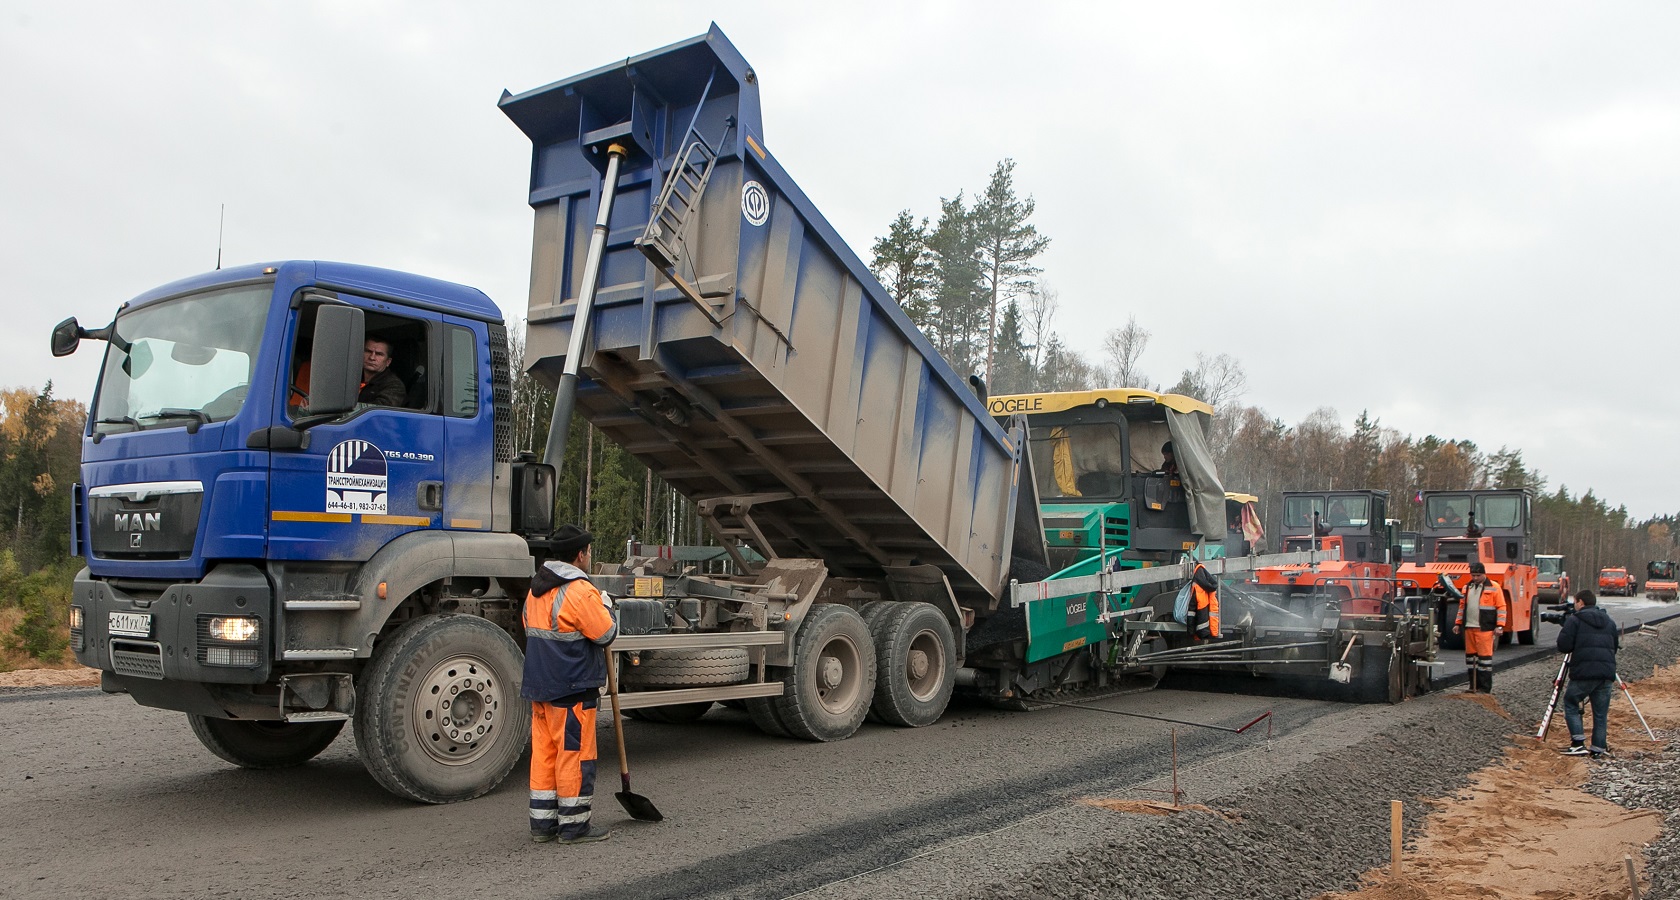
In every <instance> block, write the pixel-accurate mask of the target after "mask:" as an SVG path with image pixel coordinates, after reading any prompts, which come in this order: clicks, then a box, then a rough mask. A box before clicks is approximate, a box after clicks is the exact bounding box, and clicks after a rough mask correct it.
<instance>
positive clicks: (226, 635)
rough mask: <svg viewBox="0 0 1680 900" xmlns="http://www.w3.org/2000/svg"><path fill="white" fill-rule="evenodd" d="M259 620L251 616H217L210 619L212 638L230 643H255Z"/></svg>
mask: <svg viewBox="0 0 1680 900" xmlns="http://www.w3.org/2000/svg"><path fill="white" fill-rule="evenodd" d="M257 626H258V621H257V620H256V619H254V618H251V617H249V616H215V617H212V618H211V619H210V627H209V631H210V639H211V640H216V641H226V642H227V643H230V644H249V643H254V642H255V641H256V640H257V636H258V627H257Z"/></svg>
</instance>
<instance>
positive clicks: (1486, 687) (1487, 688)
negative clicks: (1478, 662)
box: [1482, 669, 1493, 694]
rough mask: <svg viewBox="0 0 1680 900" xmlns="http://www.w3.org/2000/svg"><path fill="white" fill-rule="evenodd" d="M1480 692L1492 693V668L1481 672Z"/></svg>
mask: <svg viewBox="0 0 1680 900" xmlns="http://www.w3.org/2000/svg"><path fill="white" fill-rule="evenodd" d="M1482 693H1484V694H1491V693H1493V670H1492V669H1489V670H1487V671H1486V672H1483V673H1482Z"/></svg>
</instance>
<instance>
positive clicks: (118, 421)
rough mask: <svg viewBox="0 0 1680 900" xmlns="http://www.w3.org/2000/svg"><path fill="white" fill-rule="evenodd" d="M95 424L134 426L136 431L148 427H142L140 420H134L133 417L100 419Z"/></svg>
mask: <svg viewBox="0 0 1680 900" xmlns="http://www.w3.org/2000/svg"><path fill="white" fill-rule="evenodd" d="M94 424H95V425H133V426H134V427H135V429H136V430H138V429H141V428H145V427H146V426H144V425H141V424H140V420H139V419H136V418H134V417H133V416H110V417H108V418H104V419H100V420H99V421H97V422H95V423H94Z"/></svg>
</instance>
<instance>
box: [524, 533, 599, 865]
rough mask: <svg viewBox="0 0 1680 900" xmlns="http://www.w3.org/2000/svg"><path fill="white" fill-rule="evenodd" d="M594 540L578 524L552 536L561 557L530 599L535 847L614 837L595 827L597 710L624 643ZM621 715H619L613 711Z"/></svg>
mask: <svg viewBox="0 0 1680 900" xmlns="http://www.w3.org/2000/svg"><path fill="white" fill-rule="evenodd" d="M593 540H594V538H593V537H592V536H591V535H590V534H589V532H587V531H584V530H583V529H581V528H579V527H577V526H576V525H562V526H560V528H559V530H557V531H555V532H554V534H553V535H551V536H550V544H551V546H552V548H553V552H554V558H553V559H550V560H549V561H547V562H545V563H543V564H542V565H541V566H540V567H538V568H537V572H536V574H535V575H533V576H531V593H530V595H529V596H528V597H526V598H525V612H524V619H525V682H524V684H523V685H522V686H521V687H520V690H519V695H520V696H521V697H524V698H525V699H526V700H529V701H531V840H533V841H536V842H538V843H542V842H545V841H552V840H556V839H558V840H559V841H560V843H562V844H582V843H585V842H587V841H599V840H603V839H605V838H606V837H607V836H608V835H609V834H610V833H611V832H610V831H609V830H608V829H607V828H604V827H595V826H591V825H590V824H589V815H590V809H591V803H592V802H593V801H594V799H595V755H596V754H595V708H596V706H597V704H598V703H599V701H600V696H601V685H603V684H606V682H607V649H606V648H607V645H608V644H611V643H612V642H613V638H615V637H617V636H618V617H617V615H616V610H614V609H613V607H612V605H611V602H610V601H609V600H608V599H607V598H606V596H605V595H604V594H602V593H601V592H600V591H599V590H597V589H596V588H595V585H593V584H591V583H590V581H589V564H590V563H591V562H593V558H592V557H593V555H592V552H591V550H590V543H591V542H592V541H593ZM613 714H614V715H617V714H618V711H617V710H614V711H613Z"/></svg>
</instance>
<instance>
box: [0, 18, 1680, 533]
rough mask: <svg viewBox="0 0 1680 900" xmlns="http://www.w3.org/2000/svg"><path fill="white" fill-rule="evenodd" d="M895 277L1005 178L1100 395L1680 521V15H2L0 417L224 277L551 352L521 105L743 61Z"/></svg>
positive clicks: (798, 166)
mask: <svg viewBox="0 0 1680 900" xmlns="http://www.w3.org/2000/svg"><path fill="white" fill-rule="evenodd" d="M713 19H715V20H716V21H717V23H718V24H719V25H720V26H721V27H722V28H723V30H724V32H725V33H726V34H727V35H728V36H729V38H730V39H731V40H732V41H733V42H734V43H735V45H736V46H737V47H738V48H739V49H740V50H741V52H742V54H743V55H744V56H746V58H747V59H748V61H749V62H751V63H752V65H753V67H754V69H755V70H756V71H757V73H758V75H759V80H760V86H761V89H762V99H763V107H764V127H765V132H766V138H767V142H768V144H769V145H770V148H771V149H772V150H773V151H774V152H775V153H776V155H777V157H778V158H779V159H780V160H781V162H782V163H783V164H784V165H785V166H786V167H787V169H788V170H789V172H790V173H791V174H792V175H793V176H794V178H795V179H796V180H797V181H798V182H799V183H800V185H801V186H802V187H803V188H804V189H805V191H806V193H807V194H809V195H810V197H811V198H812V200H813V201H814V202H815V203H816V205H817V206H818V208H819V209H821V210H822V211H823V212H824V213H825V214H826V215H827V216H828V218H829V220H830V221H831V222H832V223H833V224H834V225H835V227H836V228H837V229H838V230H839V232H840V233H841V235H842V236H844V237H845V238H846V239H847V240H848V241H849V242H850V243H851V245H852V247H853V249H855V250H856V251H857V252H858V253H859V255H860V256H863V257H864V258H865V259H866V260H867V258H868V251H869V246H870V244H871V243H872V242H873V240H874V238H875V237H877V236H878V235H880V234H883V233H884V232H885V230H886V227H887V224H888V223H889V222H890V221H891V219H892V218H893V216H894V215H895V214H896V213H897V212H898V211H899V210H901V209H905V208H908V209H910V210H912V211H913V212H915V213H916V214H917V215H918V216H921V215H926V216H934V215H935V214H936V213H937V211H938V199H939V198H940V197H942V196H952V195H954V194H955V193H956V192H957V191H967V192H969V193H972V192H973V191H975V190H976V189H978V188H981V187H983V186H984V184H985V181H986V178H987V176H988V175H989V174H990V172H991V170H992V168H993V166H994V165H995V164H996V163H997V161H998V160H1000V159H1003V158H1005V157H1010V158H1013V159H1015V160H1016V163H1017V168H1016V184H1017V187H1018V188H1019V189H1020V190H1021V191H1022V192H1023V193H1030V194H1032V195H1033V196H1034V198H1035V199H1036V200H1037V203H1038V211H1037V215H1036V216H1035V222H1036V224H1037V225H1038V228H1039V229H1040V231H1041V232H1042V233H1044V234H1046V235H1048V236H1050V238H1051V239H1052V243H1051V245H1050V249H1049V251H1048V252H1047V253H1046V254H1045V255H1044V256H1043V257H1042V259H1041V264H1042V266H1043V268H1044V277H1045V279H1046V280H1047V281H1049V282H1050V283H1051V284H1052V285H1053V286H1054V287H1055V289H1056V290H1057V291H1058V292H1059V293H1060V296H1061V302H1062V307H1061V311H1060V314H1059V317H1058V320H1057V322H1056V327H1057V330H1058V331H1060V332H1061V333H1062V334H1063V335H1064V336H1065V337H1066V339H1067V340H1068V341H1069V343H1070V344H1072V346H1074V347H1075V348H1076V349H1079V350H1081V351H1085V352H1087V353H1088V354H1090V355H1092V356H1093V357H1095V356H1096V355H1097V354H1098V353H1099V349H1100V341H1101V338H1102V335H1103V334H1104V333H1105V332H1106V331H1108V330H1109V329H1111V328H1114V327H1116V326H1119V325H1122V324H1124V322H1125V320H1126V317H1127V315H1129V314H1136V315H1137V317H1138V320H1139V322H1140V324H1142V325H1143V326H1144V327H1145V328H1147V329H1149V330H1150V331H1151V332H1153V334H1154V338H1153V340H1152V341H1151V343H1150V344H1149V347H1148V351H1147V353H1146V354H1145V355H1144V357H1143V360H1142V365H1143V369H1144V370H1145V371H1146V372H1147V373H1148V374H1149V375H1150V377H1151V378H1153V379H1155V380H1157V381H1160V382H1163V383H1167V384H1171V383H1172V382H1173V381H1175V380H1177V377H1178V373H1179V371H1180V370H1181V369H1183V368H1185V367H1187V366H1189V365H1191V364H1192V363H1193V359H1194V356H1195V353H1196V352H1197V351H1203V352H1208V353H1222V352H1223V353H1230V354H1232V355H1233V356H1235V357H1237V358H1238V359H1239V360H1240V361H1241V362H1242V364H1243V366H1244V367H1245V368H1246V370H1247V372H1248V376H1249V389H1248V392H1247V394H1246V395H1245V396H1244V397H1243V398H1242V401H1243V402H1245V403H1250V404H1255V405H1258V406H1262V407H1264V408H1265V409H1267V410H1268V411H1269V412H1270V413H1272V414H1273V415H1274V416H1277V417H1279V418H1282V419H1284V420H1285V421H1287V422H1289V423H1294V422H1297V421H1299V420H1300V419H1302V418H1304V417H1305V416H1306V415H1308V414H1309V413H1311V412H1312V411H1313V410H1314V409H1316V408H1318V407H1331V408H1334V409H1335V410H1337V411H1338V413H1339V415H1340V418H1341V419H1342V420H1343V421H1344V422H1351V421H1352V419H1353V418H1354V417H1355V416H1356V415H1358V413H1359V411H1360V410H1362V409H1368V410H1369V411H1370V413H1371V415H1372V416H1374V417H1377V418H1379V419H1380V421H1381V423H1382V424H1383V425H1385V426H1390V427H1393V428H1396V429H1399V430H1400V431H1402V432H1408V433H1411V434H1413V435H1415V436H1422V435H1424V434H1429V433H1433V434H1437V435H1441V436H1446V437H1455V438H1467V439H1469V440H1473V441H1475V442H1476V443H1477V444H1478V445H1480V446H1481V447H1482V448H1483V449H1486V450H1489V451H1492V450H1495V449H1497V448H1499V447H1500V446H1501V445H1508V446H1511V447H1520V448H1521V449H1522V450H1523V452H1524V454H1525V459H1526V461H1527V462H1528V463H1529V465H1531V466H1535V467H1538V468H1539V469H1540V470H1541V472H1542V473H1543V474H1544V475H1545V476H1546V477H1547V478H1548V479H1549V486H1550V487H1551V488H1552V489H1556V487H1557V486H1558V485H1559V484H1566V485H1568V487H1569V488H1570V489H1571V491H1572V492H1577V493H1578V492H1580V491H1582V490H1584V489H1585V488H1587V487H1592V488H1594V489H1595V491H1596V492H1597V493H1598V494H1599V495H1600V496H1602V497H1604V498H1606V499H1608V500H1609V501H1610V502H1611V503H1612V504H1626V505H1627V507H1628V508H1629V510H1630V511H1632V512H1633V513H1634V514H1635V515H1637V516H1641V517H1643V516H1648V515H1652V514H1656V513H1659V512H1675V511H1680V474H1677V473H1676V471H1675V465H1674V464H1675V458H1676V453H1675V447H1676V446H1680V400H1677V396H1680V390H1677V388H1680V313H1677V312H1676V310H1675V308H1674V300H1675V297H1676V285H1677V282H1680V278H1677V276H1680V264H1677V262H1676V244H1677V239H1680V53H1676V52H1675V47H1676V43H1675V42H1676V36H1677V35H1680V5H1677V4H1672V3H1626V4H1616V5H1614V6H1613V7H1612V6H1610V5H1606V4H1567V5H1565V4H1535V3H1510V4H1498V3H1476V4H1464V3H1441V4H1429V3H1405V4H1392V3H1348V2H1337V3H1322V4H1285V3H1266V4H1256V3H1249V2H1235V3H1229V4H1202V5H1189V4H1161V3H1100V4H1097V3H1093V4H1088V5H1086V4H1072V3H1069V4H1053V3H1038V4H1030V5H1023V4H1019V3H998V4H991V3H971V2H947V3H927V4H917V3H909V2H893V3H884V4H872V3H864V2H848V3H831V4H798V3H763V4H759V3H731V2H718V3H711V4H701V3H656V2H647V0H641V2H636V3H628V4H619V5H617V6H616V7H615V6H613V5H611V4H601V3H590V4H583V3H562V2H543V3H529V4H524V3H518V4H516V3H487V2H479V3H472V4H453V3H420V2H400V3H399V2H331V3H297V2H285V3H279V2H275V3H225V2H215V3H212V2H204V3H163V2H147V3H132V2H124V3H82V2H74V0H52V2H30V0H9V2H6V3H4V4H3V5H0V111H3V115H4V118H3V120H0V261H3V262H4V264H5V271H6V273H7V275H8V282H9V288H8V289H7V290H6V291H5V292H4V293H3V294H0V314H3V315H4V316H5V319H6V322H7V324H8V326H9V327H7V328H4V329H0V386H18V385H28V386H38V385H40V384H41V383H42V382H44V381H45V380H46V379H48V378H51V379H52V380H53V381H54V383H55V385H56V388H57V392H58V394H59V396H70V397H77V398H80V399H83V400H86V399H87V398H89V397H90V396H91V393H92V389H93V382H94V376H95V369H96V366H97V361H98V354H97V353H87V352H83V353H80V354H77V355H76V356H74V357H71V358H70V359H68V360H54V359H52V357H51V356H50V355H49V354H48V352H47V335H48V332H49V330H50V328H51V326H52V325H53V323H55V322H57V321H58V320H59V319H61V318H63V317H65V316H68V315H76V316H79V317H80V318H81V319H82V320H83V322H84V323H89V324H104V323H105V322H106V321H108V320H109V317H110V315H111V313H112V312H113V311H114V309H115V307H116V305H117V304H118V303H120V302H121V301H123V300H125V299H128V298H130V297H132V296H134V295H135V294H138V293H140V292H142V291H144V290H146V289H147V288H150V287H153V286H155V285H158V284H161V283H164V282H167V281H171V280H174V279H176V278H180V277H184V276H187V275H191V274H195V273H198V272H201V271H204V270H207V269H210V268H213V267H214V266H215V262H216V243H217V216H218V212H219V210H220V208H221V205H222V204H226V207H227V221H226V231H225V238H224V241H223V261H224V263H225V264H229V265H232V264H240V263H248V262H258V261H268V260H279V259H290V258H315V259H333V260H343V261H350V262H359V263H366V264H371V265H380V266H387V267H392V268H397V269H406V270H411V271H415V272H419V273H422V274H426V275H432V276H436V277H441V278H447V279H451V280H455V281H460V282H463V283H466V284H470V285H473V286H476V287H479V288H482V289H483V290H484V291H486V292H487V293H488V294H489V295H490V296H491V297H492V298H493V299H495V300H496V301H497V302H498V303H499V304H500V305H501V307H502V309H503V310H504V311H505V312H506V313H507V314H508V315H509V317H510V318H512V319H515V320H517V319H518V318H520V317H521V316H522V315H523V309H524V306H525V303H526V290H527V273H528V271H529V264H530V232H531V212H530V208H529V207H528V206H527V204H526V188H527V166H528V160H529V154H530V144H529V142H528V141H527V140H526V139H525V137H524V136H523V135H522V134H520V132H519V131H518V130H517V129H516V128H514V126H513V125H512V123H511V122H509V121H508V120H507V119H506V118H505V117H504V116H503V115H502V114H501V112H500V111H498V110H497V108H496V100H497V98H498V96H499V95H500V94H501V92H502V89H503V88H507V89H510V90H512V91H513V92H515V93H518V92H521V91H524V90H528V89H530V88H533V87H537V86H540V85H543V84H547V83H549V82H551V81H554V80H557V79H560V78H564V77H567V76H570V75H573V74H576V73H580V72H583V71H585V70H588V69H591V68H594V67H597V66H600V65H604V64H606V63H609V62H612V61H614V60H617V59H622V58H624V57H627V56H632V55H635V54H638V53H642V52H645V51H648V50H652V49H654V48H656V47H658V46H661V45H663V44H666V43H670V42H672V41H676V40H680V39H683V38H687V37H691V36H693V35H697V34H700V33H702V32H704V31H705V30H706V28H707V25H708V23H709V21H711V20H713Z"/></svg>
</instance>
